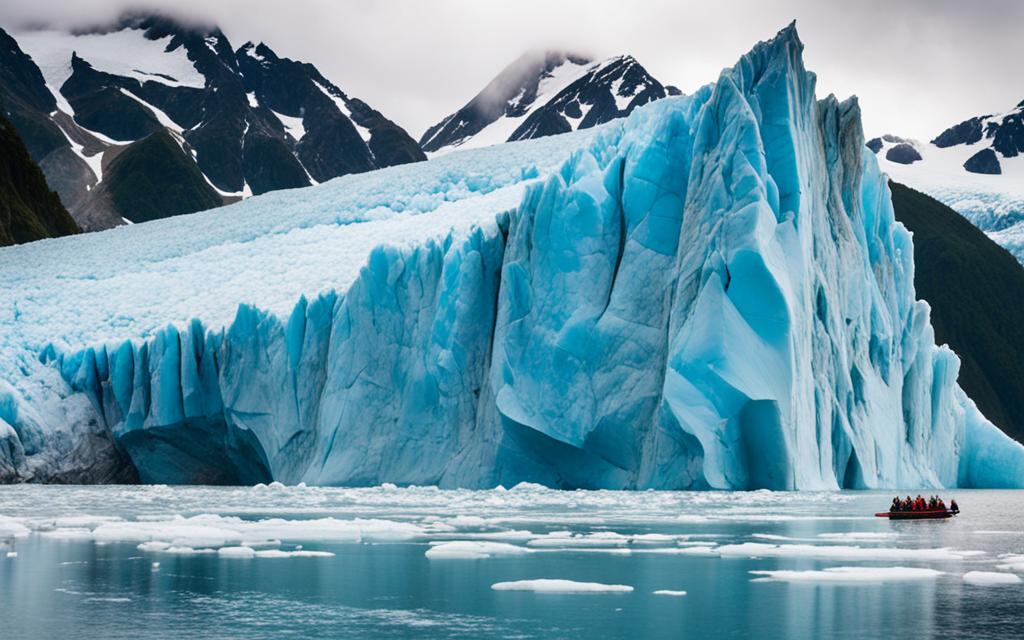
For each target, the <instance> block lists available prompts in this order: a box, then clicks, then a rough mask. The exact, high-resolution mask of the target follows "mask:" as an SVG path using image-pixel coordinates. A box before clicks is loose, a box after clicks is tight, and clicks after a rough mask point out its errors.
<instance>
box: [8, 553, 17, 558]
mask: <svg viewBox="0 0 1024 640" xmlns="http://www.w3.org/2000/svg"><path fill="white" fill-rule="evenodd" d="M7 557H8V558H17V557H18V552H17V551H8V552H7Z"/></svg>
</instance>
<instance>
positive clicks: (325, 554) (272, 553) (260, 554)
mask: <svg viewBox="0 0 1024 640" xmlns="http://www.w3.org/2000/svg"><path fill="white" fill-rule="evenodd" d="M256 557H257V558H331V557H334V554H333V553H331V552H330V551H302V550H298V549H297V550H295V551H282V550H281V549H265V550H263V551H257V552H256Z"/></svg>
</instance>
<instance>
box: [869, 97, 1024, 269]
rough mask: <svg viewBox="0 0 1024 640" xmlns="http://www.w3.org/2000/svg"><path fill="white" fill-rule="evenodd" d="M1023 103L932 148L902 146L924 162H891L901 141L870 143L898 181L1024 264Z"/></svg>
mask: <svg viewBox="0 0 1024 640" xmlns="http://www.w3.org/2000/svg"><path fill="white" fill-rule="evenodd" d="M1022 118H1024V103H1022V105H1018V106H1017V107H1016V108H1014V109H1011V110H1010V111H1008V112H1006V113H1001V114H997V115H990V116H980V117H978V118H972V119H970V120H966V121H964V122H962V123H960V124H958V125H956V126H953V127H950V128H949V129H947V130H946V131H944V132H942V133H941V134H939V135H938V136H936V138H935V139H934V140H932V141H931V142H928V143H922V142H919V141H912V140H908V141H902V142H903V143H904V144H906V145H909V146H911V147H913V149H914V150H915V151H916V152H917V154H918V155H919V156H920V158H921V159H920V160H917V161H914V162H911V163H909V164H908V163H906V162H900V161H894V160H893V159H890V157H889V156H890V155H891V154H892V153H893V148H894V147H896V146H899V144H900V143H901V140H900V139H897V138H894V137H893V136H883V137H881V138H874V139H872V140H870V141H868V146H869V147H870V148H871V149H872V151H875V152H876V153H877V155H878V158H879V164H880V166H881V167H882V170H883V171H885V172H886V173H888V174H889V175H890V176H891V177H892V178H893V179H894V180H896V181H897V182H901V183H904V184H907V185H909V186H911V187H913V188H915V189H918V190H920V191H923V192H924V193H927V194H928V195H930V196H932V197H933V198H935V199H937V200H939V201H941V202H943V203H944V204H946V205H947V206H949V207H951V208H952V209H954V210H955V211H957V212H958V213H960V214H961V215H963V216H964V217H966V218H967V219H968V220H970V221H971V222H972V223H974V225H975V226H977V227H978V228H980V229H981V230H982V231H984V232H986V233H987V234H988V235H989V237H991V238H992V239H993V240H995V241H996V242H997V243H999V244H1000V245H1002V246H1003V247H1005V248H1006V249H1008V250H1009V251H1010V252H1011V253H1013V254H1014V255H1015V256H1016V257H1017V259H1018V260H1019V261H1020V262H1021V263H1024V122H1022Z"/></svg>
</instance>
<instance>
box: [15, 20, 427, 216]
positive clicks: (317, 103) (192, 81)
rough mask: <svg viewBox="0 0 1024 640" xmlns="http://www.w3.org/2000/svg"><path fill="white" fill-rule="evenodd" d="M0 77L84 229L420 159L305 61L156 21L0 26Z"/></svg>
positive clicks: (18, 121) (32, 144)
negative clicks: (75, 27)
mask: <svg viewBox="0 0 1024 640" xmlns="http://www.w3.org/2000/svg"><path fill="white" fill-rule="evenodd" d="M0 74H2V77H4V78H11V79H12V80H14V81H13V82H6V81H5V82H4V84H3V86H2V87H0V101H2V103H3V105H4V109H5V110H6V111H7V113H8V114H9V117H10V119H11V120H12V122H14V124H15V126H16V127H17V129H18V131H19V133H20V134H21V136H22V138H23V139H24V140H25V143H26V145H27V146H28V148H29V150H30V152H31V153H32V156H33V157H34V158H35V160H36V161H37V162H38V163H39V164H40V166H41V167H42V169H43V171H44V173H45V174H46V177H47V180H48V182H49V183H50V185H51V187H52V188H54V189H55V190H56V191H57V192H58V193H59V194H60V195H61V198H62V200H63V201H64V203H65V204H66V205H67V207H68V209H69V210H70V211H71V212H72V214H73V215H74V216H75V217H76V219H77V220H78V221H79V223H80V224H81V225H82V227H83V228H86V229H102V228H107V227H110V226H115V225H117V224H121V223H122V219H124V220H127V221H132V222H138V221H144V220H150V219H154V218H162V217H166V216H169V215H175V214H179V213H187V212H191V211H196V210H200V209H206V208H210V207H213V206H218V205H220V204H223V203H224V202H230V201H232V200H237V199H239V198H241V197H245V196H248V195H251V194H258V193H264V192H267V191H273V190H276V189H284V188H291V187H302V186H309V185H311V184H316V183H318V182H323V181H325V180H329V179H331V178H334V177H337V176H341V175H345V174H348V173H356V172H361V171H368V170H371V169H375V168H379V167H384V166H390V165H395V164H401V163H405V162H413V161H417V160H422V159H424V157H425V156H424V155H423V153H422V151H421V150H420V149H419V147H418V145H417V144H416V142H415V141H414V140H413V139H412V138H410V137H409V136H408V135H407V134H406V133H405V131H404V130H402V129H401V128H400V127H399V126H398V125H396V124H394V123H393V122H391V121H390V120H388V119H387V118H385V117H384V116H383V115H381V114H380V113H379V112H377V111H375V110H373V109H372V108H370V107H369V106H368V105H366V104H365V103H364V102H362V101H360V100H358V99H356V98H353V97H350V96H348V95H347V94H346V93H345V92H343V91H342V90H341V89H339V88H338V87H337V86H336V85H334V84H333V83H331V82H330V81H328V80H327V79H326V78H324V77H323V76H322V75H321V74H320V73H319V72H318V71H317V69H316V68H315V67H313V66H312V65H310V64H304V63H301V62H297V61H294V60H290V59H287V58H281V57H279V56H278V55H277V54H275V53H274V52H273V51H272V50H271V49H270V48H269V47H267V46H266V45H264V44H259V45H254V44H252V43H246V44H245V45H243V46H242V47H240V48H238V49H237V50H236V49H234V48H233V47H232V45H231V43H230V42H229V41H228V39H227V37H226V36H225V35H224V34H223V33H222V32H221V31H220V30H219V29H217V28H208V29H200V28H194V27H189V26H183V25H181V24H178V23H176V22H174V21H172V20H170V19H167V18H163V17H154V16H142V17H138V16H136V17H129V18H126V19H124V20H122V21H121V22H119V23H118V24H116V25H114V26H112V27H110V28H108V29H101V30H91V31H86V32H74V33H71V32H64V31H54V30H37V31H25V32H20V33H16V34H13V37H12V36H11V35H9V34H7V33H3V32H2V31H0ZM307 132H309V133H311V134H313V135H309V136H306V133H307Z"/></svg>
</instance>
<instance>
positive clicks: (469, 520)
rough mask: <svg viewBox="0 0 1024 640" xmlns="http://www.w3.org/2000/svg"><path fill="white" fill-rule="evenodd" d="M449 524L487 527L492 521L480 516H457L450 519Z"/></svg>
mask: <svg viewBox="0 0 1024 640" xmlns="http://www.w3.org/2000/svg"><path fill="white" fill-rule="evenodd" d="M448 524H450V525H451V526H453V527H486V526H488V524H490V522H489V521H488V520H486V519H484V518H481V517H480V516H462V515H459V516H455V517H454V518H449V519H448Z"/></svg>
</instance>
